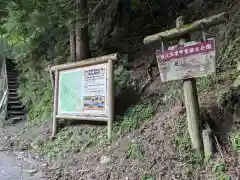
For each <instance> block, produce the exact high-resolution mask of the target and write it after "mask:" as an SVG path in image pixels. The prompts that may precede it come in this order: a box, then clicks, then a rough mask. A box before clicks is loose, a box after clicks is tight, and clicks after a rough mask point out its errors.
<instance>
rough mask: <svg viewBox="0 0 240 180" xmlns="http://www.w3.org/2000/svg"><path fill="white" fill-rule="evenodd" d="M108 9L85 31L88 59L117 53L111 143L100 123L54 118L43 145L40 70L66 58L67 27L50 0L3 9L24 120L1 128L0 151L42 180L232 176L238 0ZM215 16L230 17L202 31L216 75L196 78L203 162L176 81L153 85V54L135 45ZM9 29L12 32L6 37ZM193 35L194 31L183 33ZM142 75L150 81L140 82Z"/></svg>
mask: <svg viewBox="0 0 240 180" xmlns="http://www.w3.org/2000/svg"><path fill="white" fill-rule="evenodd" d="M36 2H37V1H36ZM94 2H95V1H94ZM114 2H115V3H116V2H118V1H112V2H111V3H110V4H107V3H106V4H105V6H107V5H109V7H110V8H109V9H108V10H109V11H107V10H106V9H105V8H106V7H102V8H104V9H103V10H104V11H103V12H101V11H100V12H98V13H99V14H96V17H95V18H96V19H94V22H93V23H92V24H89V29H90V30H89V38H90V49H91V55H92V56H98V55H102V54H108V53H112V52H116V51H117V52H120V54H121V57H120V60H119V61H118V62H117V64H116V70H115V85H116V94H115V108H116V120H115V123H114V128H113V136H112V139H111V140H108V139H107V134H106V126H105V125H102V124H98V125H96V124H91V125H89V124H83V123H82V124H81V123H79V122H77V121H67V120H62V121H61V124H60V129H59V133H58V134H57V136H56V139H54V140H50V135H51V131H52V128H51V120H52V117H51V114H52V99H53V98H52V92H53V91H52V90H53V87H52V84H51V78H50V76H49V73H48V72H46V71H45V70H44V69H45V68H46V67H47V66H48V65H54V64H61V63H65V62H67V61H70V59H69V55H70V47H69V41H70V40H69V37H68V36H66V34H68V29H67V28H66V26H65V25H63V23H62V22H63V21H65V20H66V18H67V17H65V15H66V14H65V13H66V9H64V8H63V9H62V7H63V4H61V3H63V2H59V3H60V5H56V7H55V6H54V7H53V8H52V9H51V10H49V9H48V10H49V11H46V12H45V11H44V9H45V8H46V7H47V5H49V4H47V5H46V4H44V3H42V4H41V3H40V2H38V3H37V5H38V6H37V8H38V9H35V11H34V8H33V6H34V3H33V2H31V1H29V2H28V3H29V4H28V3H26V7H22V8H26V9H25V10H29V12H27V13H29V14H27V13H26V12H25V11H22V10H19V7H18V5H17V4H15V5H12V6H10V5H9V12H11V13H9V15H8V18H7V19H6V20H4V28H5V30H6V31H7V33H5V37H8V38H7V39H8V41H9V42H14V43H13V44H15V51H16V52H19V54H18V56H17V57H16V63H17V64H18V69H19V70H20V71H21V79H22V82H23V83H22V85H21V86H20V88H19V89H18V91H19V94H20V95H21V96H22V97H23V103H24V104H25V106H26V107H27V122H26V124H24V123H23V124H19V125H18V124H17V125H16V126H15V127H12V126H9V125H7V123H6V125H5V124H4V125H3V131H2V132H4V133H1V134H0V135H1V136H0V137H1V141H0V144H1V146H5V147H11V148H13V149H14V150H16V151H24V152H28V153H29V154H33V156H35V157H38V160H39V161H40V163H39V166H38V169H39V171H40V170H41V171H43V172H44V173H45V178H46V179H56V180H57V179H62V180H67V179H69V180H70V179H82V180H85V179H86V180H93V179H96V180H106V179H112V180H116V179H119V180H123V179H124V180H127V179H129V180H130V179H131V180H132V179H133V180H135V179H136V180H139V179H141V180H161V179H164V180H165V179H166V180H168V179H169V180H176V179H179V180H184V179H201V180H205V179H209V180H211V179H214V180H215V179H216V180H220V179H221V180H223V179H224V180H225V179H226V180H227V179H234V180H235V179H236V180H237V179H239V178H240V154H239V152H240V131H239V130H240V124H239V123H240V120H239V105H240V104H239V85H240V84H239V77H240V76H239V75H240V74H239V61H240V57H239V53H240V36H239V35H240V1H238V0H236V1H227V2H226V1H220V2H217V1H198V0H196V1H173V2H171V3H170V2H157V1H152V2H150V1H149V2H148V1H147V2H142V1H131V2H132V4H131V6H130V5H129V4H128V3H127V2H128V1H121V2H125V4H124V3H123V4H122V5H119V4H117V5H116V4H115V3H114ZM108 3H109V2H108ZM96 4H97V3H96ZM35 5H36V4H35ZM45 6H46V7H45ZM121 6H122V8H121ZM59 7H60V8H59ZM90 7H91V6H90ZM124 7H125V8H124ZM130 7H131V8H132V10H129V9H128V8H130ZM163 7H164V8H163ZM54 8H55V9H54ZM68 8H70V7H68ZM91 9H94V8H93V7H91ZM160 9H161V11H160ZM223 11H224V12H226V13H228V14H229V19H228V21H227V23H225V24H222V25H218V26H216V27H214V28H211V29H209V30H208V31H207V35H208V37H215V38H216V42H217V49H218V51H217V73H216V74H215V75H212V76H207V77H203V78H198V79H197V89H198V96H199V97H198V98H199V103H200V112H201V120H202V122H207V123H208V124H209V125H210V127H211V129H212V131H213V134H214V137H213V140H214V145H215V147H214V148H215V153H214V155H213V157H212V158H211V159H208V161H204V160H203V159H202V158H200V157H198V156H196V154H195V153H194V152H193V151H192V147H191V142H190V137H189V134H188V130H187V121H186V110H185V108H184V107H183V106H182V101H183V95H182V82H181V81H173V82H168V83H163V82H161V79H160V77H159V73H158V72H159V70H158V67H157V63H156V57H155V51H154V48H153V47H151V46H145V45H143V43H142V41H143V38H144V37H145V36H146V35H150V34H152V33H157V32H160V31H163V30H166V29H169V28H171V27H173V26H174V23H175V19H176V17H178V16H179V15H184V16H185V17H187V21H188V22H193V21H195V20H198V19H201V18H204V17H209V16H211V15H214V14H216V13H219V12H223ZM143 12H145V14H144V13H143ZM25 13H26V14H25ZM51 13H54V14H51ZM112 14H114V17H115V15H116V18H120V20H118V21H117V22H118V23H120V25H119V24H118V25H116V24H114V23H113V22H114V20H113V18H112V17H110V16H111V15H112ZM18 15H21V16H18ZM47 15H49V17H48V18H47ZM50 15H51V16H50ZM70 15H71V13H70V14H67V15H66V16H70ZM97 15H99V16H97ZM121 15H122V16H121ZM20 17H21V18H22V19H21V18H20ZM29 17H31V18H29ZM99 18H100V19H102V20H99ZM59 22H60V23H59ZM14 23H16V24H17V29H15V30H14V31H11V32H10V31H9V30H10V29H11V28H14V26H13V24H14ZM44 23H45V24H47V26H44ZM61 25H62V26H61ZM56 27H57V28H56ZM97 27H98V28H99V29H100V30H99V29H97ZM15 28H16V27H15ZM110 29H111V30H112V29H115V30H114V31H111V30H110ZM12 30H13V29H12ZM91 30H92V31H91ZM98 33H99V34H98ZM109 33H110V34H111V35H109ZM114 33H115V34H114ZM30 35H31V36H30ZM16 37H20V39H24V42H23V41H18V40H17V39H16ZM199 38H201V32H200V33H199V32H196V33H193V34H192V35H191V39H199ZM15 42H17V43H15ZM66 49H67V50H66ZM149 72H150V76H151V78H152V80H151V81H150V83H147V85H146V82H148V80H149V79H148V78H149ZM23 126H24V127H23ZM6 137H7V138H6ZM42 164H44V166H42Z"/></svg>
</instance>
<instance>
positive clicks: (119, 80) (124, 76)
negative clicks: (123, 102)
mask: <svg viewBox="0 0 240 180" xmlns="http://www.w3.org/2000/svg"><path fill="white" fill-rule="evenodd" d="M134 83H135V81H134V79H133V77H132V74H131V72H129V71H127V70H126V69H124V68H123V67H122V66H119V67H118V68H117V69H116V70H115V77H114V85H115V87H116V90H117V91H123V90H125V89H127V88H133V87H134Z"/></svg>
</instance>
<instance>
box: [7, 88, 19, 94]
mask: <svg viewBox="0 0 240 180" xmlns="http://www.w3.org/2000/svg"><path fill="white" fill-rule="evenodd" d="M8 92H9V93H12V92H16V93H17V88H14V89H8Z"/></svg>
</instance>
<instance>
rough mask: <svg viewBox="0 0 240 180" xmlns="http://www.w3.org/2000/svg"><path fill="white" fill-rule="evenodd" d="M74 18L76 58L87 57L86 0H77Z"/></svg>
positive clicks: (88, 53)
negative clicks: (75, 16) (75, 18)
mask: <svg viewBox="0 0 240 180" xmlns="http://www.w3.org/2000/svg"><path fill="white" fill-rule="evenodd" d="M77 7H78V9H77V20H76V60H77V61H81V60H83V59H86V58H89V56H90V50H89V37H88V25H87V21H84V20H85V19H87V18H86V17H87V15H86V12H87V0H78V6H77Z"/></svg>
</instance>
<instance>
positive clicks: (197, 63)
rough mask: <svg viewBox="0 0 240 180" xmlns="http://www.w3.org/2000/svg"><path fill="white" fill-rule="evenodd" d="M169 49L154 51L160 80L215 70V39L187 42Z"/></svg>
mask: <svg viewBox="0 0 240 180" xmlns="http://www.w3.org/2000/svg"><path fill="white" fill-rule="evenodd" d="M169 49H170V50H167V51H164V52H161V51H160V50H157V51H156V56H157V61H158V66H159V70H160V76H161V80H162V81H171V80H179V79H186V78H193V77H194V78H196V77H201V76H206V75H209V74H212V73H214V72H215V70H216V67H215V64H216V62H215V57H216V52H215V40H214V39H213V38H211V39H208V40H207V41H205V42H194V41H192V42H187V43H185V44H184V45H183V46H174V47H170V48H169Z"/></svg>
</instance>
